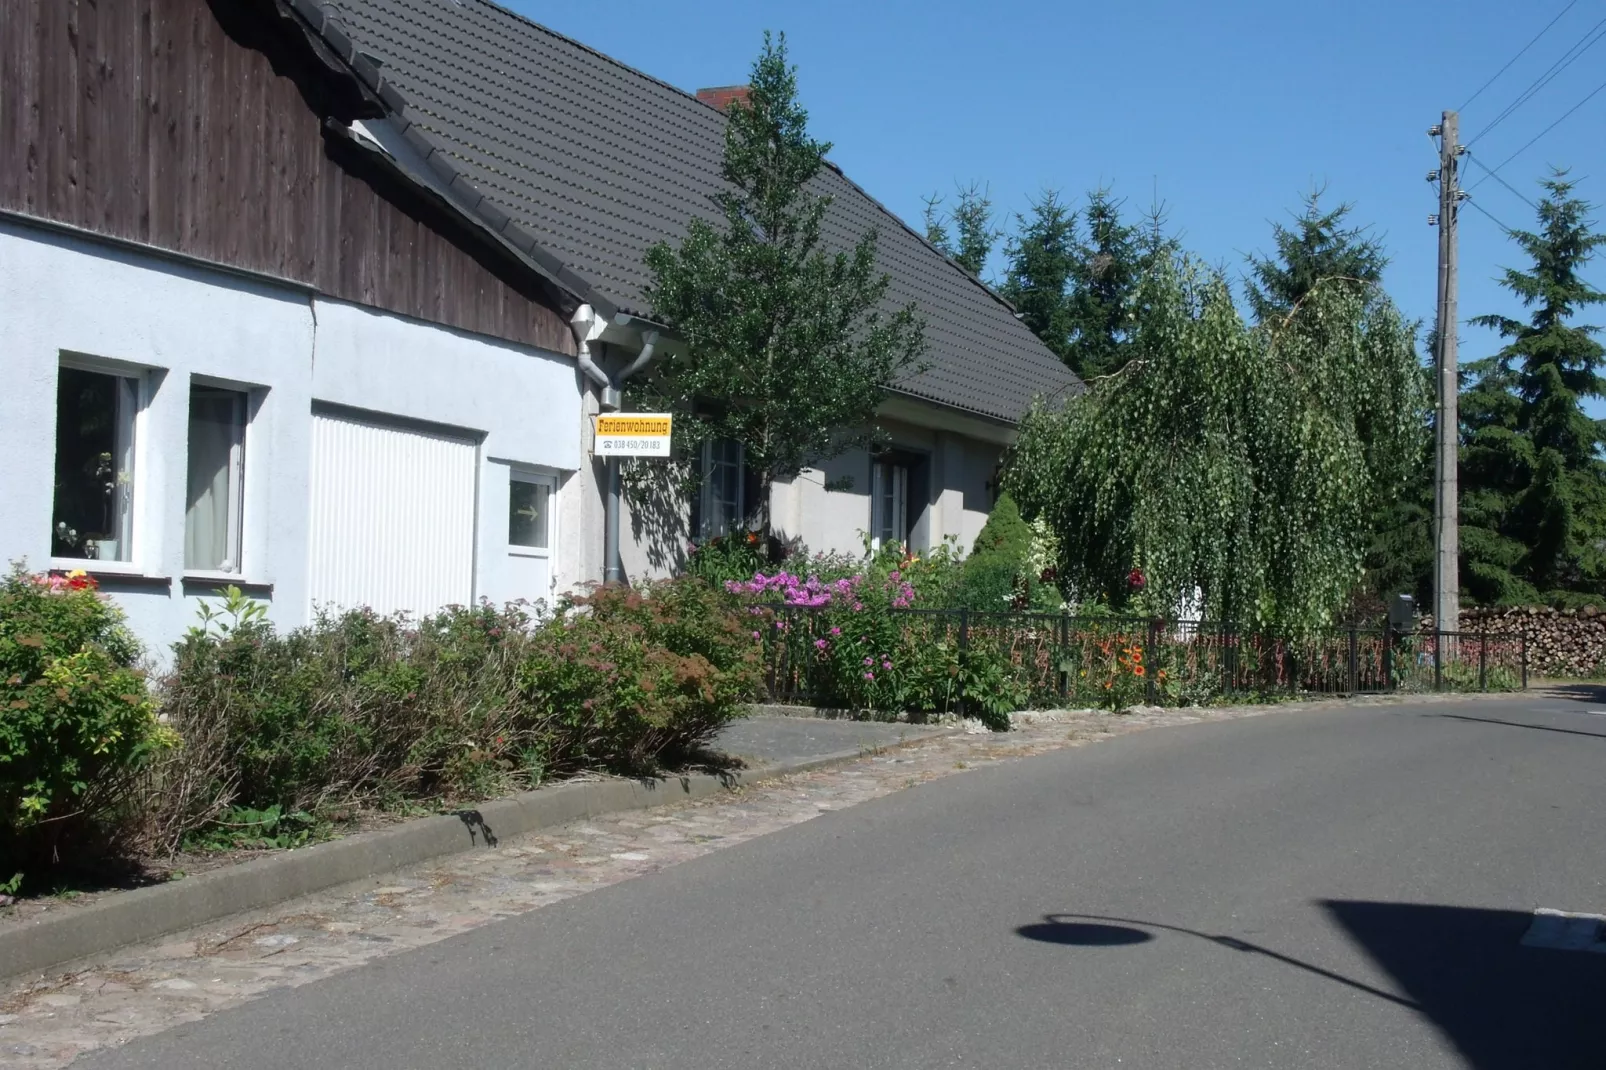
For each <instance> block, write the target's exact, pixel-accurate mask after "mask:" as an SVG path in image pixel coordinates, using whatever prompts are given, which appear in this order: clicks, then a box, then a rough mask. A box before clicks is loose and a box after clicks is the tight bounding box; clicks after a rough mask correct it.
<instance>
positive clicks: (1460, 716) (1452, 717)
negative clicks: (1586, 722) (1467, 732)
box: [1426, 713, 1606, 739]
mask: <svg viewBox="0 0 1606 1070" xmlns="http://www.w3.org/2000/svg"><path fill="white" fill-rule="evenodd" d="M1426 716H1428V717H1438V718H1441V719H1443V720H1446V721H1474V722H1476V723H1478V724H1502V725H1505V726H1506V727H1507V728H1531V729H1533V730H1534V731H1535V732H1560V733H1561V734H1562V735H1564V736H1589V737H1590V738H1592V739H1606V733H1601V732H1580V731H1579V730H1578V729H1576V728H1556V727H1554V726H1553V725H1548V724H1527V723H1525V722H1522V721H1501V720H1498V719H1496V718H1494V717H1469V716H1467V715H1466V714H1464V713H1430V714H1426Z"/></svg>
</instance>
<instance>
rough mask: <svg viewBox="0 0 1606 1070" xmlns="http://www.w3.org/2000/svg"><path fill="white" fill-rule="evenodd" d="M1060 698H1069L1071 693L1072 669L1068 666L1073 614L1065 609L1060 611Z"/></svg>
mask: <svg viewBox="0 0 1606 1070" xmlns="http://www.w3.org/2000/svg"><path fill="white" fill-rule="evenodd" d="M1058 654H1059V669H1060V673H1059V676H1060V698H1062V699H1065V698H1069V697H1070V695H1071V670H1070V669H1069V668H1068V667H1067V663H1068V662H1069V660H1070V654H1071V615H1070V614H1069V613H1067V612H1065V611H1063V610H1062V611H1061V612H1060V648H1059V651H1058Z"/></svg>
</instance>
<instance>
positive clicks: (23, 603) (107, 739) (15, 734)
mask: <svg viewBox="0 0 1606 1070" xmlns="http://www.w3.org/2000/svg"><path fill="white" fill-rule="evenodd" d="M139 656H140V650H139V646H138V644H137V643H136V642H135V640H134V639H133V637H132V636H131V635H130V634H129V632H128V630H127V628H126V627H125V626H124V624H123V618H122V614H121V613H120V612H119V610H118V609H117V607H116V606H115V605H113V604H112V603H111V602H110V601H107V600H106V599H104V598H102V597H101V596H100V595H99V594H97V593H96V591H95V583H94V581H93V580H92V579H90V578H88V577H87V576H84V575H83V574H82V573H74V574H71V575H69V576H67V577H48V578H47V577H44V576H35V575H30V574H28V573H27V572H24V571H23V570H22V568H21V567H20V566H15V567H13V569H12V571H11V572H10V573H9V574H8V575H7V576H6V577H5V579H4V581H3V582H0V713H3V716H0V856H4V857H6V858H7V859H8V860H9V859H16V860H17V863H18V864H20V865H23V866H28V865H30V864H39V863H40V861H41V859H43V860H47V861H48V862H51V863H56V862H59V863H62V864H65V865H67V866H73V865H76V864H78V863H81V862H86V861H89V860H91V859H90V856H92V855H95V854H98V853H99V852H100V851H102V850H104V849H105V848H107V847H108V846H110V845H111V844H112V843H113V841H115V840H117V839H118V838H119V837H122V836H125V835H128V834H130V833H131V832H133V831H134V830H133V829H132V828H131V826H130V825H129V824H128V823H127V819H128V818H129V816H130V815H129V813H128V799H129V795H130V792H131V791H132V790H133V788H134V787H135V785H136V783H137V781H138V778H139V776H140V774H141V773H142V772H143V771H144V770H145V769H146V768H147V767H148V766H149V765H150V763H151V761H152V760H153V759H154V758H155V757H156V756H157V755H158V754H159V753H160V752H161V751H162V750H164V749H165V748H167V747H169V746H171V744H172V742H173V735H172V733H171V732H170V731H168V730H166V729H164V728H163V727H162V726H161V725H160V724H159V723H158V722H157V720H156V715H155V710H154V708H153V704H152V702H151V698H150V694H149V692H148V690H147V688H146V683H145V678H144V675H143V674H142V673H140V672H139V671H138V670H137V669H136V668H135V667H134V666H135V662H136V661H137V660H138V658H139ZM6 876H9V874H0V878H3V877H6Z"/></svg>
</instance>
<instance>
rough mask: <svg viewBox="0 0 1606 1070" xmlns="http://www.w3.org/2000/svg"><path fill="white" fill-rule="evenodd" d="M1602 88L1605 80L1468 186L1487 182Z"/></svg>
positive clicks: (1591, 98)
mask: <svg viewBox="0 0 1606 1070" xmlns="http://www.w3.org/2000/svg"><path fill="white" fill-rule="evenodd" d="M1603 89H1606V82H1602V83H1600V85H1597V86H1596V87H1595V88H1594V89H1591V90H1590V91H1589V94H1588V95H1587V96H1585V97H1584V99H1583V100H1580V101H1579V102H1578V103H1577V104H1574V105H1573V106H1572V107H1570V108H1568V109H1567V110H1566V112H1564V113H1563V114H1562V117H1561V118H1560V119H1557V120H1556V121H1555V122H1553V123H1551V124H1550V125H1549V126H1547V127H1545V128H1544V129H1543V130H1541V131H1539V133H1537V134H1535V135H1534V136H1533V137H1531V138H1529V139H1528V140H1527V141H1526V142H1525V143H1524V144H1523V146H1522V148H1520V149H1518V150H1517V151H1516V152H1514V153H1512V154H1511V155H1510V156H1507V157H1506V158H1505V159H1504V160H1501V161H1500V162H1499V163H1498V164H1496V165H1495V167H1494V169H1493V170H1490V171H1489V174H1487V175H1484V176H1483V177H1482V178H1480V179H1478V181H1476V182H1474V183H1473V184H1472V185H1471V186H1470V187H1468V188H1469V189H1477V188H1478V187H1479V186H1481V185H1483V184H1484V183H1485V182H1487V181H1488V180H1489V178H1490V177H1491V176H1493V175H1494V173H1495V171H1498V170H1500V168H1502V167H1504V166H1505V165H1506V164H1508V163H1510V162H1511V161H1512V160H1515V159H1516V158H1517V157H1518V156H1521V155H1522V154H1523V153H1525V152H1527V151H1528V149H1529V148H1530V147H1532V146H1533V143H1534V142H1536V141H1538V140H1539V139H1540V138H1542V137H1544V136H1545V135H1546V134H1548V133H1550V132H1551V131H1552V130H1554V129H1556V127H1558V126H1560V125H1561V124H1562V123H1564V122H1566V121H1567V120H1568V118H1570V117H1571V116H1572V113H1573V112H1575V111H1577V110H1578V109H1579V108H1582V107H1583V106H1584V105H1585V104H1588V103H1589V102H1590V101H1591V100H1593V99H1594V98H1595V95H1596V94H1597V93H1599V92H1600V91H1601V90H1603ZM1479 166H1480V167H1481V166H1483V165H1482V164H1479ZM1486 170H1487V168H1486Z"/></svg>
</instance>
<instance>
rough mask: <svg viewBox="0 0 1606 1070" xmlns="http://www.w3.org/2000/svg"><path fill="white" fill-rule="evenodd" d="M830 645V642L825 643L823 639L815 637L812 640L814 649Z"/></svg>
mask: <svg viewBox="0 0 1606 1070" xmlns="http://www.w3.org/2000/svg"><path fill="white" fill-rule="evenodd" d="M830 645H831V644H830V643H827V642H826V641H825V640H824V639H816V640H814V649H815V650H825V649H826V648H827V647H829V646H830Z"/></svg>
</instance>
